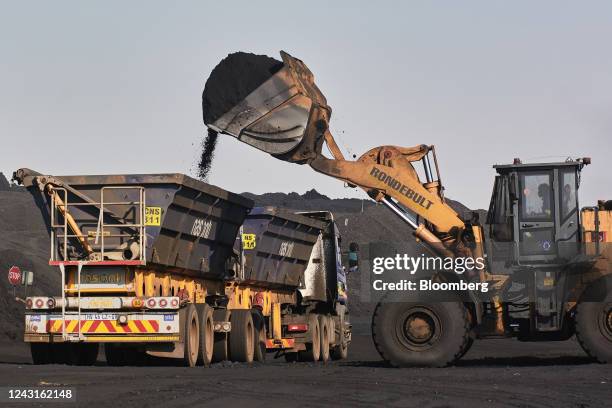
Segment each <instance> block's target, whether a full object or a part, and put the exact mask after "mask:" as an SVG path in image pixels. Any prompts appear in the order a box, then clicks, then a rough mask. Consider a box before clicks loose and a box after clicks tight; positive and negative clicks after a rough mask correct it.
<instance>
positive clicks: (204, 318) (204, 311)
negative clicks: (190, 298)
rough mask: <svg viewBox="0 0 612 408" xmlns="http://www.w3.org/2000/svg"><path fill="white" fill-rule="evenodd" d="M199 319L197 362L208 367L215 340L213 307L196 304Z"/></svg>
mask: <svg viewBox="0 0 612 408" xmlns="http://www.w3.org/2000/svg"><path fill="white" fill-rule="evenodd" d="M196 309H197V310H198V317H199V319H200V351H199V353H198V361H197V364H198V365H200V366H206V367H208V366H209V365H210V363H211V361H212V359H213V346H214V342H215V339H214V337H215V328H214V320H213V309H212V308H211V307H210V306H209V305H207V304H199V305H197V306H196Z"/></svg>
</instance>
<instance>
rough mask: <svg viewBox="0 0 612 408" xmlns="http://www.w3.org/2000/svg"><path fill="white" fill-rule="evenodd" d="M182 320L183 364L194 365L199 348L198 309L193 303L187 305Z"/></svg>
mask: <svg viewBox="0 0 612 408" xmlns="http://www.w3.org/2000/svg"><path fill="white" fill-rule="evenodd" d="M183 313H184V320H183V325H184V326H183V364H184V365H185V366H187V367H195V365H196V363H197V362H198V354H199V353H198V351H199V349H200V322H199V319H198V311H197V310H196V307H195V306H194V305H193V304H190V305H188V306H187V307H186V308H185V310H184V311H183Z"/></svg>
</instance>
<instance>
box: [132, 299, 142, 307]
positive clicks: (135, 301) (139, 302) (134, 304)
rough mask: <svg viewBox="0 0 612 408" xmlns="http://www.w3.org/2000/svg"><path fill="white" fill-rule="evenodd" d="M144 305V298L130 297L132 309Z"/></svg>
mask: <svg viewBox="0 0 612 408" xmlns="http://www.w3.org/2000/svg"><path fill="white" fill-rule="evenodd" d="M143 306H144V300H142V299H141V298H134V299H132V307H133V308H134V309H140V308H142V307H143Z"/></svg>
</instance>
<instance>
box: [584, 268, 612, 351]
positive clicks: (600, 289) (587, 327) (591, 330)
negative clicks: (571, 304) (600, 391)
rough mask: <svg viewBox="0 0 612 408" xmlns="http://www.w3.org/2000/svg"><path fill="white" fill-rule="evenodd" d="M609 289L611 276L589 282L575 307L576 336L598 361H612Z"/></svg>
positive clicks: (611, 311) (611, 298)
mask: <svg viewBox="0 0 612 408" xmlns="http://www.w3.org/2000/svg"><path fill="white" fill-rule="evenodd" d="M611 289H612V278H611V277H608V278H607V279H605V280H604V281H603V282H599V281H598V282H595V283H594V284H591V286H590V287H589V288H588V289H587V290H586V291H585V293H584V294H583V295H582V299H583V301H580V302H579V303H578V307H577V308H576V338H577V339H578V342H579V343H580V345H581V346H582V348H583V349H584V351H585V352H586V353H587V354H588V355H589V356H590V357H592V358H594V359H595V360H597V361H598V362H599V363H611V362H612V290H611ZM597 300H601V301H597Z"/></svg>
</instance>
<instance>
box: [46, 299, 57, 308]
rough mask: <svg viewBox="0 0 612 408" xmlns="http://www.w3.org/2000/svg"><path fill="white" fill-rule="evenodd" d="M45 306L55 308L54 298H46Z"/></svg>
mask: <svg viewBox="0 0 612 408" xmlns="http://www.w3.org/2000/svg"><path fill="white" fill-rule="evenodd" d="M47 307H48V308H49V309H54V308H55V299H54V298H49V299H47Z"/></svg>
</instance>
